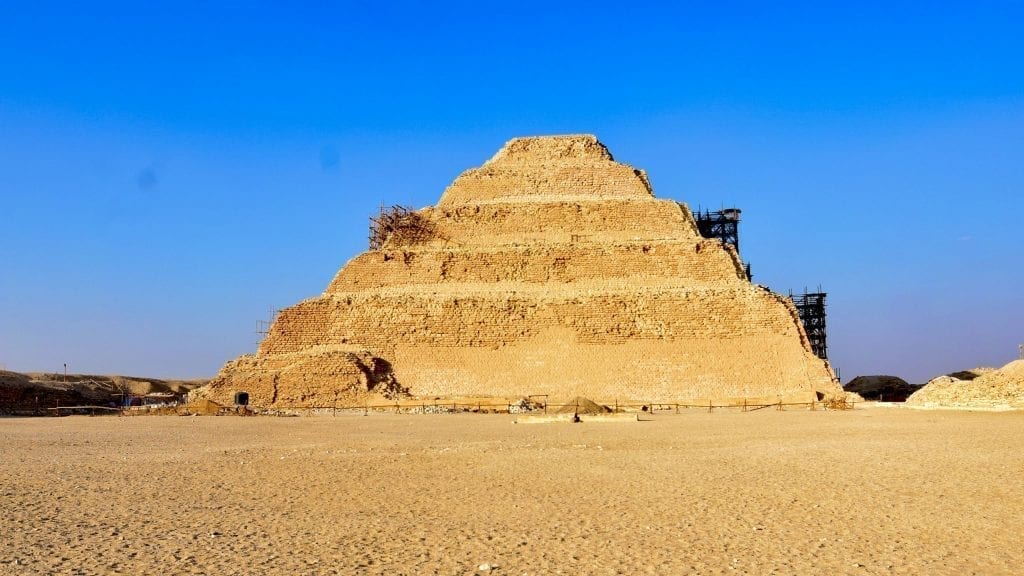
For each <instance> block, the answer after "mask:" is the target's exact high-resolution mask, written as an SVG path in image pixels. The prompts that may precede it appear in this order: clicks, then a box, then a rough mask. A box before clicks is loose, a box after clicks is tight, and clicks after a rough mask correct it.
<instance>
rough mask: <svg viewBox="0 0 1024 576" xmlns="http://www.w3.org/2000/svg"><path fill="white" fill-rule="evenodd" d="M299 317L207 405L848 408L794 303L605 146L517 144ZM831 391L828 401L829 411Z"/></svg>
mask: <svg viewBox="0 0 1024 576" xmlns="http://www.w3.org/2000/svg"><path fill="white" fill-rule="evenodd" d="M395 222H397V224H394V225H393V226H392V228H391V229H389V231H388V234H387V235H386V238H385V239H384V240H383V241H382V242H380V243H379V246H378V247H376V248H375V249H371V250H369V251H367V252H364V253H362V254H359V255H358V256H356V257H355V258H353V259H352V260H350V261H349V262H348V263H347V264H345V266H344V267H343V268H342V269H341V270H340V271H339V272H338V273H337V275H336V276H335V277H334V279H333V281H332V282H331V283H330V285H329V286H328V287H327V289H326V290H325V291H324V292H323V294H321V295H319V296H317V297H315V298H311V299H309V300H305V301H303V302H300V303H298V304H296V305H294V306H292V307H290V308H287V309H284V310H282V311H281V312H280V313H279V314H278V316H277V318H276V319H275V321H274V322H273V324H272V326H271V328H270V330H269V332H268V334H267V336H266V338H265V339H264V340H263V342H262V343H261V344H260V346H259V349H258V352H257V353H256V354H255V355H248V356H243V357H241V358H239V359H236V360H234V361H231V362H229V363H228V364H227V365H226V366H225V367H224V368H223V369H222V370H221V372H220V373H219V374H218V376H217V377H216V378H215V379H214V380H213V381H212V382H211V384H210V386H209V387H207V388H206V389H205V390H204V394H207V395H209V396H210V397H211V398H213V399H215V400H217V401H220V402H228V403H230V398H231V396H232V394H233V393H234V391H236V390H244V391H247V392H249V393H250V398H251V403H252V404H253V405H256V406H275V405H279V406H330V405H332V403H335V404H336V403H338V402H343V401H351V400H353V399H365V397H367V395H375V394H379V395H381V396H384V397H394V396H397V395H402V394H406V393H411V394H413V395H417V396H442V397H457V396H503V397H509V396H527V395H538V394H547V395H549V396H550V397H552V398H572V397H575V396H585V397H588V398H594V399H596V400H598V401H611V400H612V399H623V400H627V399H637V400H643V401H647V402H650V401H681V400H687V399H698V398H703V399H706V398H716V399H720V398H760V397H771V398H779V397H781V398H786V399H800V400H810V399H812V398H815V397H818V398H820V397H821V395H822V394H827V395H834V394H841V389H840V388H839V386H838V385H836V384H835V383H834V382H833V375H832V372H831V369H830V368H829V367H828V365H827V363H826V362H824V361H823V360H821V359H819V358H817V357H816V356H815V355H814V354H813V353H812V352H811V349H810V346H809V344H808V341H807V337H806V335H805V333H804V330H803V326H802V324H801V322H800V320H799V318H798V316H797V311H796V309H795V308H794V307H793V305H792V303H791V302H790V301H789V299H787V298H785V297H783V296H780V295H778V294H774V293H772V292H771V291H769V290H768V289H766V288H764V287H761V286H758V285H755V284H752V283H750V282H749V281H748V279H747V277H746V274H745V271H744V268H743V265H742V262H741V261H740V259H739V256H738V255H737V254H736V252H735V250H734V249H733V248H732V247H731V246H729V245H725V244H723V243H722V242H720V241H719V240H714V239H705V238H702V237H701V235H700V234H699V233H698V230H697V227H696V223H695V221H694V218H693V216H692V214H691V213H690V211H689V209H688V208H687V207H686V205H684V204H680V203H677V202H674V201H671V200H663V199H658V198H656V197H655V196H654V194H653V191H652V189H651V185H650V182H649V181H648V179H647V175H646V174H645V173H644V171H643V170H638V169H635V168H633V167H631V166H628V165H625V164H621V163H617V162H615V161H614V160H613V158H612V156H611V154H610V153H609V151H608V149H607V148H606V147H605V146H604V145H603V144H601V142H599V141H598V140H597V138H595V137H594V136H590V135H573V136H550V137H534V138H516V139H514V140H511V141H509V142H508V143H507V144H505V146H504V147H503V148H502V149H501V150H499V151H498V153H497V154H495V155H494V157H493V158H491V159H490V160H488V161H487V162H485V163H484V164H483V165H482V166H480V167H478V168H473V169H470V170H467V171H466V172H464V173H462V174H461V175H460V176H459V177H458V178H456V179H455V181H454V182H453V183H452V184H451V185H450V186H449V187H448V188H447V189H446V190H445V191H444V194H443V195H442V196H441V199H440V201H439V202H438V204H437V205H436V206H431V207H427V208H423V209H422V210H418V211H415V212H411V213H409V214H406V215H404V216H403V217H402V218H400V219H398V220H396V221H395ZM816 394H817V396H816Z"/></svg>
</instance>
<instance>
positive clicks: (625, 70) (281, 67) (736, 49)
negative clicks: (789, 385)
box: [0, 1, 1024, 381]
mask: <svg viewBox="0 0 1024 576" xmlns="http://www.w3.org/2000/svg"><path fill="white" fill-rule="evenodd" d="M439 4H441V3H434V2H408V3H389V4H387V5H385V3H383V2H373V1H360V2H326V1H320V2H306V3H296V2H289V3H285V2H281V3H250V2H245V3H241V2H239V3H230V2H217V3H206V2H204V3H191V2H173V3H170V2H169V3H165V4H164V5H163V6H156V7H155V6H151V5H150V3H146V2H142V3H139V2H131V3H127V2H126V3H95V4H93V3H79V2H75V3H70V2H69V3H66V4H65V3H50V2H2V3H0V214H2V220H0V223H2V225H0V363H2V364H4V365H6V367H7V368H8V369H15V370H60V369H61V367H62V364H63V363H64V362H67V363H68V365H69V368H70V369H71V370H73V371H75V372H94V373H129V374H140V375H150V376H166V377H188V376H210V375H212V374H213V373H215V372H216V370H217V369H218V368H219V367H220V365H221V364H222V363H223V362H224V361H226V360H228V359H230V358H232V357H234V356H236V355H238V354H240V353H243V352H247V351H252V350H253V349H254V347H255V342H256V340H257V337H256V335H255V334H254V333H253V331H254V330H255V323H256V320H257V319H259V318H264V317H266V314H267V312H266V311H267V310H268V309H270V308H280V307H284V306H288V305H291V304H293V303H295V302H297V301H299V300H301V299H303V298H307V297H311V296H314V295H316V294H318V293H320V292H321V291H322V290H323V289H324V287H325V286H326V285H327V283H328V281H329V280H330V278H331V277H332V276H333V274H334V273H335V271H336V270H337V269H338V268H339V267H340V266H341V265H342V264H343V263H344V262H345V261H346V260H347V259H349V258H350V257H352V256H354V255H355V254H357V253H359V252H360V251H362V250H364V249H365V246H366V224H367V216H368V215H369V214H370V213H371V212H372V211H373V210H374V209H375V207H377V206H378V205H379V204H380V203H381V202H385V203H388V204H391V203H402V204H410V205H414V206H425V205H429V204H433V203H434V202H436V200H437V199H438V197H439V196H440V194H441V192H442V190H443V189H444V187H445V186H446V185H447V184H448V183H449V182H450V181H451V180H452V179H453V178H454V177H455V176H456V175H457V174H458V173H459V172H461V171H462V170H464V169H466V168H469V167H472V166H476V165H479V164H480V163H481V162H483V161H484V160H486V159H487V158H488V157H490V156H491V154H493V153H494V152H495V151H496V150H497V148H498V147H500V146H501V144H502V143H503V142H504V141H505V140H507V139H509V138H511V137H513V136H518V135H533V134H554V133H577V132H586V133H594V134H597V135H598V137H599V138H601V139H602V140H603V141H604V142H605V143H606V144H607V145H608V146H609V147H610V148H611V150H612V152H613V153H614V154H615V155H616V158H617V159H618V160H621V161H624V162H627V163H630V164H633V165H635V166H638V167H642V168H645V169H647V170H648V172H649V174H650V176H651V180H652V183H653V185H654V187H655V193H656V194H657V195H658V196H661V197H669V198H674V199H678V200H681V201H685V202H687V203H689V204H690V205H691V206H696V205H698V204H700V205H703V206H711V207H719V206H722V205H733V204H735V205H737V206H739V207H740V208H742V209H743V210H744V216H745V221H744V223H743V225H742V229H741V237H742V247H743V252H744V254H743V255H744V257H745V258H746V259H747V260H749V261H751V262H752V263H753V270H754V274H755V281H758V282H760V283H763V284H766V285H768V286H769V287H771V288H772V289H774V290H776V291H781V292H785V291H787V290H789V289H791V288H792V289H795V290H801V289H803V288H804V287H805V286H808V287H811V288H813V287H816V286H818V285H819V284H820V285H821V286H822V288H823V289H825V290H827V291H828V292H829V302H830V311H829V313H830V315H829V323H830V326H829V328H830V337H831V354H832V359H833V363H834V364H835V365H836V366H838V367H839V368H840V369H841V370H842V376H843V379H844V381H845V380H848V379H849V378H850V377H852V376H855V375H858V374H877V373H891V374H896V375H899V376H902V377H904V378H907V379H908V380H911V381H923V380H926V379H927V378H929V377H931V376H934V375H937V374H940V373H943V372H947V371H951V370H957V369H963V368H968V367H972V366H975V365H979V364H982V365H1001V364H1003V363H1005V362H1007V361H1009V360H1011V359H1012V358H1013V357H1015V356H1016V353H1017V344H1018V343H1022V342H1024V329H1022V326H1024V296H1022V289H1021V286H1022V284H1024V268H1022V266H1021V257H1022V253H1024V250H1022V249H1024V240H1022V235H1021V217H1022V215H1024V200H1022V193H1024V7H1022V4H1021V3H1020V2H1007V3H986V2H962V3H955V4H954V3H923V2H908V3H902V2H878V3H860V2H850V3H818V2H814V3H812V2H808V3H804V4H798V3H788V2H758V3H743V2H708V3H706V4H703V5H698V4H693V3H690V4H689V5H688V6H675V7H668V6H662V5H661V4H662V3H657V4H650V5H647V4H645V3H643V2H630V3H601V2H579V3H575V2H501V3H490V4H489V3H486V2H465V3H445V4H444V5H443V6H442V5H439ZM664 4H669V3H664ZM680 4H682V3H680Z"/></svg>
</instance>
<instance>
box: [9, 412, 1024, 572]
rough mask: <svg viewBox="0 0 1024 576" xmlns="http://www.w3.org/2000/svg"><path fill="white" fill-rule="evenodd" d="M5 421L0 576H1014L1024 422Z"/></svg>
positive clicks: (976, 417)
mask: <svg viewBox="0 0 1024 576" xmlns="http://www.w3.org/2000/svg"><path fill="white" fill-rule="evenodd" d="M512 420H513V417H512V416H508V415H470V414H465V415H385V414H371V415H369V416H362V415H339V416H337V417H330V416H325V417H307V418H274V417H256V418H240V417H177V416H166V417H159V416H154V417H134V418H119V417H85V416H79V417H65V418H37V419H2V420H0V467H2V475H0V505H2V512H3V519H2V521H0V542H2V543H3V544H2V546H0V573H10V574H122V573H123V574H472V573H475V572H478V571H479V570H478V569H479V568H480V567H481V565H482V564H484V563H487V564H489V565H490V566H491V567H492V568H493V567H494V566H497V568H493V569H492V570H491V571H490V573H492V574H556V573H563V574H688V573H692V574H771V573H776V574H825V573H833V574H1014V573H1016V574H1019V573H1020V570H1021V569H1022V566H1024V550H1022V542H1024V536H1022V535H1021V534H1022V533H1021V527H1022V526H1024V450H1022V449H1021V446H1024V413H1019V412H1018V413H963V412H921V411H911V410H905V409H881V408H874V409H871V408H868V409H858V410H855V411H852V412H823V411H815V412H810V411H796V410H794V411H786V412H776V411H773V410H762V411H759V412H753V413H740V412H727V411H716V412H715V413H713V414H707V413H703V412H697V411H695V412H689V413H683V414H680V415H674V414H665V415H657V416H654V417H653V420H652V421H647V422H613V423H586V422H584V423H581V424H562V423H559V424H530V425H527V424H513V423H512Z"/></svg>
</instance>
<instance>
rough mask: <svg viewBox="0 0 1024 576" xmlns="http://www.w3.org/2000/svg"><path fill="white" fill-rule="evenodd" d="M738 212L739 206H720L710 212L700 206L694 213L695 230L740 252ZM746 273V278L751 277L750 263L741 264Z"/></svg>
mask: <svg viewBox="0 0 1024 576" xmlns="http://www.w3.org/2000/svg"><path fill="white" fill-rule="evenodd" d="M740 212H742V211H741V210H740V209H739V208H735V207H734V208H722V209H721V210H716V211H714V212H711V211H709V210H704V211H701V209H700V207H698V208H697V212H695V213H694V215H693V216H694V220H695V221H696V222H697V231H698V232H700V235H701V236H703V237H705V238H715V239H717V240H719V241H721V242H722V244H729V245H731V246H732V247H733V248H735V249H736V254H737V255H739V253H740ZM743 269H744V271H745V272H746V273H747V280H751V279H753V277H754V275H753V274H751V272H750V263H749V262H747V263H746V264H744V265H743Z"/></svg>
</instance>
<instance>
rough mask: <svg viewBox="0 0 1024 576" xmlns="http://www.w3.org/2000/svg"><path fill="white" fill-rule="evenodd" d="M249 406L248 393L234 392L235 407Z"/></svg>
mask: <svg viewBox="0 0 1024 576" xmlns="http://www.w3.org/2000/svg"><path fill="white" fill-rule="evenodd" d="M248 405H249V393H248V392H235V406H248Z"/></svg>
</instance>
